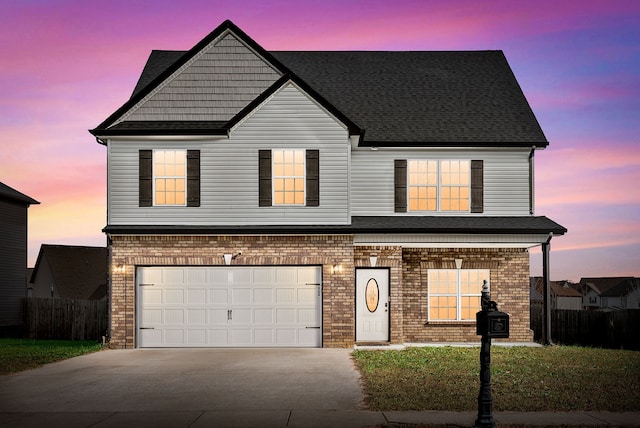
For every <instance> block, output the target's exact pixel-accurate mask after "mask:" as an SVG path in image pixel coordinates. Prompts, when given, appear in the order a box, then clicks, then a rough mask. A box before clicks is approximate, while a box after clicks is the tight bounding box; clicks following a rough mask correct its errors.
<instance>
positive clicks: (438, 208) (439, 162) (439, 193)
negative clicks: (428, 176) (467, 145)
mask: <svg viewBox="0 0 640 428" xmlns="http://www.w3.org/2000/svg"><path fill="white" fill-rule="evenodd" d="M417 161H436V162H437V165H438V166H437V171H436V177H437V179H438V182H437V183H436V209H435V211H432V210H412V209H411V188H412V187H424V186H412V185H411V177H410V173H411V162H417ZM461 161H466V162H469V183H468V184H467V188H468V189H469V191H468V196H467V200H468V201H467V206H468V207H469V208H467V209H466V210H446V211H443V210H442V208H441V204H440V201H441V197H442V188H443V187H462V186H461V185H458V186H456V185H443V184H442V183H441V177H440V170H441V165H442V162H461ZM407 212H413V213H470V212H471V159H407Z"/></svg>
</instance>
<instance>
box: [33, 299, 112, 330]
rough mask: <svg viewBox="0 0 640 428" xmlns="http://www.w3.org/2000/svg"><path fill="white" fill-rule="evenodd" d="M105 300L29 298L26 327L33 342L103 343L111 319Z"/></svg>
mask: <svg viewBox="0 0 640 428" xmlns="http://www.w3.org/2000/svg"><path fill="white" fill-rule="evenodd" d="M108 309H109V307H108V302H107V301H106V300H72V299H53V298H39V297H29V298H27V299H26V301H25V326H26V331H27V335H28V337H29V338H30V339H63V340H101V338H102V336H104V335H106V332H107V323H108V320H109V315H108V314H109V312H108Z"/></svg>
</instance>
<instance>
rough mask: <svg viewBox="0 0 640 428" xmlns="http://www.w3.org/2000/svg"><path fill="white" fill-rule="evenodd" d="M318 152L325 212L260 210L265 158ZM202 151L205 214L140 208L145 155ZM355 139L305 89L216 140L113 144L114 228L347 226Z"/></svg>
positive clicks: (283, 93)
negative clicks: (266, 152)
mask: <svg viewBox="0 0 640 428" xmlns="http://www.w3.org/2000/svg"><path fill="white" fill-rule="evenodd" d="M274 148H283V149H286V148H291V149H294V148H295V149H317V150H319V153H320V206H318V207H305V206H272V207H259V206H258V151H259V150H261V149H274ZM141 149H184V150H187V149H189V150H200V166H201V170H200V171H201V174H200V178H201V181H200V189H201V191H200V196H201V206H200V207H166V206H165V207H148V208H144V207H143V208H141V207H139V206H138V150H141ZM349 152H350V144H349V139H348V132H347V130H346V129H345V128H344V126H343V125H341V124H340V123H339V122H337V121H336V120H335V119H334V118H333V117H332V116H330V115H329V114H328V113H327V112H325V111H324V110H323V109H322V108H321V107H319V106H318V105H317V104H316V103H315V102H314V101H312V100H311V99H310V98H309V97H308V96H306V94H304V93H302V92H301V91H300V90H299V89H298V88H297V87H295V86H293V85H291V84H289V85H286V86H285V87H284V88H282V89H281V90H280V91H278V92H276V93H275V94H274V95H273V96H272V97H271V98H270V99H268V100H267V101H266V102H265V103H264V104H263V105H262V106H260V107H259V108H258V109H257V110H256V111H255V112H254V113H253V114H251V115H249V117H248V118H247V119H246V120H244V121H243V122H241V123H240V124H238V126H237V127H236V128H235V129H233V130H232V132H231V135H230V138H229V139H226V138H223V139H216V140H213V139H211V140H158V141H140V140H137V141H136V140H131V141H110V142H109V182H108V186H109V198H108V199H109V201H108V204H109V209H108V217H109V218H108V223H109V224H110V225H250V224H264V225H274V224H275V225H277V224H347V223H348V222H349V216H348V194H349V186H348V165H349Z"/></svg>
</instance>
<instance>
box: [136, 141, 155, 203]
mask: <svg viewBox="0 0 640 428" xmlns="http://www.w3.org/2000/svg"><path fill="white" fill-rule="evenodd" d="M138 183H139V184H138V205H139V206H141V207H151V206H153V152H152V151H151V150H140V151H139V152H138Z"/></svg>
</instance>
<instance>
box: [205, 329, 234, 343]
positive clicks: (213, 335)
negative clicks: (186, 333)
mask: <svg viewBox="0 0 640 428" xmlns="http://www.w3.org/2000/svg"><path fill="white" fill-rule="evenodd" d="M207 338H208V344H209V346H215V345H217V346H227V345H229V331H228V329H227V328H226V327H225V328H220V329H209V330H208V331H207Z"/></svg>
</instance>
